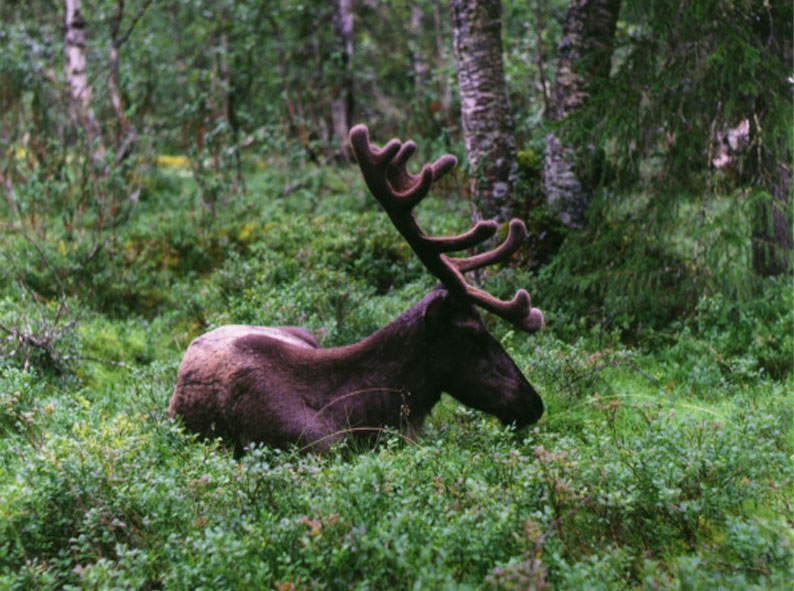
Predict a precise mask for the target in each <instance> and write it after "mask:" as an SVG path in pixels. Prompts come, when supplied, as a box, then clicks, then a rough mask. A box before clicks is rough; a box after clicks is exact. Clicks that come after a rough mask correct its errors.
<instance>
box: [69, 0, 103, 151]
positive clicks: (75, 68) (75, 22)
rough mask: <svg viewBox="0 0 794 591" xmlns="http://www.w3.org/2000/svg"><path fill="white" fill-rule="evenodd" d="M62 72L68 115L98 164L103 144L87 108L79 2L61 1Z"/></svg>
mask: <svg viewBox="0 0 794 591" xmlns="http://www.w3.org/2000/svg"><path fill="white" fill-rule="evenodd" d="M64 5H65V9H66V16H65V35H64V73H65V75H66V82H67V85H68V92H69V116H70V117H71V119H72V121H73V122H74V123H75V124H76V125H77V126H79V127H80V128H81V129H82V130H83V133H84V134H85V139H86V143H87V144H88V146H89V148H90V149H91V151H92V152H91V157H92V159H93V160H94V162H96V163H100V162H101V161H102V159H103V157H104V152H105V149H104V145H103V144H102V137H101V135H100V129H99V123H98V122H97V119H96V116H95V115H94V111H93V109H92V108H91V94H92V89H91V86H90V85H89V84H88V74H87V72H86V57H85V48H86V34H85V28H86V21H85V18H84V16H83V10H82V6H81V0H65V2H64Z"/></svg>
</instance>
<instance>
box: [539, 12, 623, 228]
mask: <svg viewBox="0 0 794 591" xmlns="http://www.w3.org/2000/svg"><path fill="white" fill-rule="evenodd" d="M619 13H620V0H571V2H570V4H569V5H568V12H567V13H566V15H565V24H564V26H563V36H562V40H561V41H560V44H559V46H558V47H557V77H556V79H555V82H554V89H553V91H552V97H551V104H550V109H549V112H547V113H546V117H547V118H548V119H549V120H551V121H555V122H558V121H562V120H563V119H564V118H565V117H566V116H567V115H569V114H570V113H572V112H573V111H575V110H576V109H578V108H580V107H581V106H582V105H583V104H584V103H585V101H586V100H587V98H588V96H589V94H590V87H591V85H592V83H593V81H594V80H598V79H604V78H607V77H608V76H609V70H610V66H611V60H612V40H613V39H614V36H615V27H616V25H617V20H618V14H619ZM576 164H577V158H576V154H575V152H574V151H573V149H571V148H570V147H568V146H564V145H563V144H562V143H561V142H560V140H559V139H558V138H557V136H556V135H555V134H554V133H549V134H548V135H547V136H546V155H545V162H544V170H543V180H544V185H545V192H546V204H547V205H548V206H549V207H550V208H551V209H553V210H554V211H556V212H557V213H558V215H559V217H560V220H561V221H562V222H563V223H564V224H565V225H567V226H569V227H572V228H581V227H584V226H585V224H586V223H587V209H588V207H589V206H590V198H591V195H590V190H589V188H588V187H586V186H584V185H583V183H582V181H581V179H580V178H579V175H578V174H577V171H576V168H577V167H576Z"/></svg>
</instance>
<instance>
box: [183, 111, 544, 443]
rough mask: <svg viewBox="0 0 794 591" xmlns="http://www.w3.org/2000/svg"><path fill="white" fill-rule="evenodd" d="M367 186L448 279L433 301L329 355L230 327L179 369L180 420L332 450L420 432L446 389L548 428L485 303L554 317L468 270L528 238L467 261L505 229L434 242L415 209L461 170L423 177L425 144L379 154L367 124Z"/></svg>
mask: <svg viewBox="0 0 794 591" xmlns="http://www.w3.org/2000/svg"><path fill="white" fill-rule="evenodd" d="M350 140H351V144H352V147H353V150H354V152H355V154H356V158H357V160H358V162H359V166H360V167H361V171H362V174H363V175H364V180H365V181H366V183H367V186H368V187H369V189H370V191H371V192H372V194H373V196H375V198H376V199H377V200H378V201H379V202H380V203H381V204H382V205H383V207H384V209H385V210H386V213H387V214H388V215H389V218H390V219H391V220H392V222H393V223H394V226H395V228H396V229H397V230H398V231H399V232H400V233H401V234H402V235H403V237H404V238H405V239H406V241H407V242H408V244H409V245H410V246H411V248H412V249H413V250H414V252H415V253H416V254H417V256H418V257H419V259H420V260H421V261H422V263H423V264H424V265H425V267H426V268H427V269H428V270H429V271H430V272H431V273H432V274H433V275H435V276H436V277H437V278H438V279H439V281H441V284H442V287H438V288H436V289H434V290H433V291H432V292H431V293H430V294H428V295H427V296H426V297H425V298H424V299H423V300H422V301H421V302H419V303H418V304H416V305H415V306H413V307H412V308H410V309H409V310H407V311H406V312H405V313H403V314H402V315H401V316H400V317H399V318H397V319H396V320H394V321H393V322H391V323H389V324H388V325H387V326H385V327H384V328H382V329H381V330H379V331H377V332H376V333H375V334H373V335H372V336H370V337H368V338H366V339H364V340H363V341H361V342H359V343H356V344H354V345H349V346H346V347H339V348H333V349H322V348H320V346H319V343H318V342H317V340H316V339H315V338H314V336H313V335H312V334H311V333H310V332H309V331H307V330H305V329H302V328H297V327H279V328H267V327H257V326H241V325H231V326H222V327H220V328H218V329H216V330H214V331H211V332H209V333H207V334H205V335H203V336H201V337H199V338H197V339H196V340H194V341H193V342H192V343H191V344H190V346H189V347H188V350H187V351H186V353H185V357H184V359H183V360H182V365H181V366H180V368H179V374H178V376H177V383H176V388H175V389H174V393H173V396H172V397H171V403H170V405H169V409H168V414H169V416H171V417H175V416H180V417H181V418H182V420H183V422H184V424H185V426H186V427H187V428H188V429H190V430H191V431H194V432H196V433H198V434H199V435H201V436H203V437H217V436H224V437H228V438H230V439H232V440H233V441H234V443H235V451H236V452H237V453H238V454H239V453H242V451H243V450H244V449H245V446H246V445H248V444H250V443H253V442H258V443H265V444H268V445H273V446H283V445H286V444H290V443H296V444H299V445H301V444H302V445H309V446H313V447H314V448H316V449H328V448H329V447H330V446H331V445H332V444H333V443H334V442H336V441H339V440H340V439H341V438H343V437H346V436H347V435H348V434H351V433H352V434H357V435H361V434H363V435H364V436H365V437H369V436H371V435H372V434H373V433H377V432H378V431H380V430H381V429H382V428H383V427H385V426H393V427H402V428H407V429H408V430H409V431H411V432H416V431H417V430H418V429H419V428H420V427H421V425H422V422H423V421H424V419H425V417H426V416H427V414H428V413H429V412H430V410H431V409H432V408H433V405H434V404H435V403H436V402H438V400H439V397H440V396H441V392H442V391H445V392H448V393H449V394H451V395H452V396H454V397H455V398H457V399H458V400H460V401H461V402H462V403H464V404H466V405H467V406H471V407H473V408H476V409H479V410H483V411H485V412H488V413H490V414H493V415H496V416H497V417H498V418H499V419H500V420H501V421H502V422H504V423H515V424H516V425H517V426H519V427H521V426H523V425H526V424H529V423H534V422H536V421H537V420H538V419H539V418H540V416H541V415H542V414H543V402H542V401H541V399H540V397H539V396H538V394H537V392H535V390H534V388H533V387H532V386H531V385H530V384H529V382H527V380H526V378H524V376H523V375H522V373H521V371H520V370H519V369H518V368H517V367H516V365H515V363H513V361H512V360H511V359H510V356H509V355H508V354H507V353H506V352H505V351H504V349H503V348H502V347H501V345H499V343H498V342H497V341H496V340H495V339H494V338H493V336H491V334H490V333H489V332H488V330H487V329H486V327H485V325H484V324H483V322H482V319H481V318H480V316H479V313H478V312H477V309H476V308H475V306H479V307H482V308H484V309H486V310H488V311H490V312H492V313H494V314H496V315H498V316H500V317H502V318H504V319H505V320H507V321H509V322H511V323H512V324H513V325H514V326H515V327H516V328H518V329H519V330H522V331H526V332H535V331H537V330H540V329H541V328H542V327H543V314H542V313H541V312H540V310H538V309H537V308H532V306H531V301H530V297H529V294H528V293H527V292H526V291H525V290H523V289H520V290H518V291H517V292H516V295H515V297H514V298H513V299H512V300H510V301H502V300H499V299H497V298H495V297H493V296H492V295H490V294H488V293H486V292H483V291H481V290H479V289H477V288H476V287H473V286H471V285H469V284H468V283H467V282H466V280H465V278H464V276H463V273H465V272H468V271H474V270H477V269H481V268H484V267H486V266H490V265H493V264H495V263H498V262H500V261H504V260H506V259H507V257H509V256H510V255H511V254H513V253H514V252H515V251H516V250H517V249H518V248H519V246H520V245H521V242H522V241H523V240H524V239H525V238H526V235H527V230H526V227H525V226H524V224H523V222H521V221H520V220H517V219H514V220H511V222H510V228H509V233H508V235H507V237H506V238H505V240H504V241H503V242H502V243H501V244H500V245H499V246H497V247H496V248H494V249H492V250H489V251H487V252H483V253H480V254H477V255H474V256H470V257H467V258H454V257H451V256H448V254H447V253H450V252H456V251H459V250H463V249H466V248H471V247H473V246H476V245H477V244H480V243H481V242H483V241H484V240H487V239H488V238H490V237H491V236H493V235H494V234H495V233H496V230H497V224H496V223H495V222H491V221H480V222H477V224H476V225H475V226H474V227H473V228H472V229H471V230H469V231H468V232H465V233H463V234H460V235H457V236H448V237H443V236H442V237H432V236H427V235H426V234H424V233H423V232H422V230H421V229H420V228H419V226H418V224H417V222H416V219H415V217H414V215H413V212H412V210H413V208H414V207H415V206H416V205H417V204H418V203H419V202H420V201H421V200H422V199H423V198H424V197H425V196H426V195H427V192H428V191H429V189H430V186H431V185H432V184H433V182H434V181H436V180H438V179H439V178H440V177H441V176H443V175H444V174H445V173H447V172H448V171H449V170H451V169H452V167H454V166H455V158H454V156H451V155H446V156H442V157H441V158H439V159H438V160H437V161H436V162H434V163H433V164H432V165H429V164H428V165H425V166H424V167H423V168H422V172H421V173H420V174H419V175H412V174H410V173H408V172H407V170H406V169H405V163H406V161H407V160H408V159H409V158H410V156H411V155H412V154H413V153H414V151H415V150H416V144H414V143H413V142H410V141H409V142H406V143H404V144H403V143H402V142H401V141H399V140H396V139H395V140H392V141H390V142H389V143H388V144H387V145H386V146H384V147H383V148H377V147H374V146H372V144H370V142H369V137H368V132H367V129H366V127H364V126H362V125H359V126H356V127H355V128H353V130H351V132H350Z"/></svg>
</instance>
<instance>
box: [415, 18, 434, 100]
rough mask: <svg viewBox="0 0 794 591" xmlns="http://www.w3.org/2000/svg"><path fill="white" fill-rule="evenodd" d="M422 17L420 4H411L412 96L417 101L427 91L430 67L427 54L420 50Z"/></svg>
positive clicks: (421, 98)
mask: <svg viewBox="0 0 794 591" xmlns="http://www.w3.org/2000/svg"><path fill="white" fill-rule="evenodd" d="M423 17H424V14H423V11H422V5H421V4H414V5H413V6H411V35H412V37H413V38H412V41H413V51H412V56H411V61H412V62H413V78H414V97H415V98H416V100H418V101H422V100H423V99H424V96H425V93H426V92H427V75H428V72H429V70H430V67H429V66H428V65H427V56H425V54H424V52H423V51H422V46H421V44H420V41H421V38H422V20H423Z"/></svg>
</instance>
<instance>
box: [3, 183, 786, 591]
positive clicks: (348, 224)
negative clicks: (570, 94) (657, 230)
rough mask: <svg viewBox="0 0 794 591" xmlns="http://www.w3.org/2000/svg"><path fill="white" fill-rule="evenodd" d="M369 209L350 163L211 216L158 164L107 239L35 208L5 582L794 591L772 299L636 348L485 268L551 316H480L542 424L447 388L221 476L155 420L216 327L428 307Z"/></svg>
mask: <svg viewBox="0 0 794 591" xmlns="http://www.w3.org/2000/svg"><path fill="white" fill-rule="evenodd" d="M376 205H377V204H376V203H375V202H374V200H372V199H371V197H368V196H367V194H366V193H365V192H364V190H363V186H362V183H361V182H360V181H359V180H358V178H357V175H356V173H355V172H354V171H352V170H343V171H337V170H332V169H321V168H317V169H306V170H304V171H303V172H302V173H301V174H300V175H299V176H297V177H296V178H290V177H289V176H288V172H287V171H281V172H280V171H279V170H276V169H265V170H260V171H258V172H256V173H253V174H252V178H251V180H249V183H248V194H247V196H244V197H235V198H228V199H226V200H225V201H224V200H223V199H221V200H219V201H218V202H215V203H209V204H207V203H206V202H205V203H204V204H202V203H200V200H199V198H198V196H197V191H196V189H195V187H194V186H193V185H192V183H190V182H189V179H187V180H186V179H184V178H182V177H180V176H179V175H174V174H170V173H166V172H163V173H160V174H158V175H156V176H155V177H153V178H152V179H151V180H150V182H149V184H148V185H147V186H146V188H145V191H144V192H143V193H142V194H141V200H140V203H139V204H138V206H137V207H136V208H135V210H134V211H133V212H132V213H131V215H129V217H128V218H125V219H124V220H123V222H120V223H119V224H118V225H117V226H115V228H114V229H112V230H109V229H107V228H104V229H103V230H101V231H99V230H97V231H95V232H93V233H92V231H90V230H86V231H85V232H83V233H79V232H74V231H71V232H67V231H64V230H63V229H61V230H57V231H56V230H53V229H52V228H54V227H58V228H60V227H61V226H59V225H58V224H59V223H60V222H59V220H60V218H59V217H58V216H57V215H55V213H53V212H51V217H50V222H49V223H51V224H53V226H52V227H50V228H49V229H48V231H41V226H37V227H36V228H33V227H32V226H29V227H30V228H31V229H30V230H26V231H20V232H15V233H14V232H12V233H8V234H7V235H6V236H4V237H3V239H2V243H1V244H0V249H1V250H2V253H3V255H4V256H5V260H6V262H7V265H6V270H5V271H3V272H2V273H3V275H2V277H0V278H2V280H3V281H2V282H0V325H2V326H4V327H7V328H9V327H16V328H17V329H18V332H17V333H16V335H17V336H13V335H12V336H13V338H11V337H9V338H8V339H7V340H6V341H5V342H6V343H10V345H9V347H10V348H7V349H6V350H5V351H6V353H9V352H11V353H14V354H13V355H12V356H10V357H8V358H7V359H5V360H3V361H0V442H1V444H0V589H78V588H79V589H169V590H170V589H185V590H197V589H213V590H216V589H237V588H253V589H278V590H281V591H286V590H290V591H297V590H303V589H306V590H310V589H311V590H316V589H361V590H364V589H372V590H386V589H421V590H429V589H495V590H519V589H520V590H542V589H554V590H560V591H561V590H566V589H570V590H572V591H580V590H582V589H589V590H598V589H616V590H617V589H647V590H652V589H653V590H656V589H670V590H672V589H682V590H683V589H687V590H703V591H711V590H713V589H731V590H756V589H757V590H759V591H760V590H768V589H780V590H783V589H790V588H791V587H790V586H791V580H792V578H791V577H792V551H793V550H794V535H793V533H792V531H793V530H792V525H793V524H794V509H792V502H791V499H792V498H794V494H793V493H794V466H793V465H792V463H793V461H794V446H793V445H792V443H793V441H792V411H793V408H792V394H791V392H792V391H794V377H793V376H792V370H791V366H790V364H788V365H787V363H788V362H787V361H786V359H787V358H788V357H790V347H791V339H792V335H791V334H790V332H791V331H790V328H791V326H792V315H794V306H792V299H794V296H792V294H791V291H792V290H791V286H790V284H789V283H780V282H775V281H772V280H769V281H768V282H766V283H764V284H763V290H762V291H758V292H757V293H756V295H751V296H750V298H749V299H748V300H747V301H746V302H743V303H742V310H743V311H742V313H741V315H737V314H735V310H736V308H735V307H732V306H733V304H732V303H731V302H730V301H728V300H727V299H726V298H724V297H721V296H720V295H719V294H715V295H711V296H709V297H705V296H704V297H703V298H702V300H701V301H700V302H699V303H698V305H697V308H696V310H695V311H694V312H693V313H692V314H690V316H689V317H688V318H687V320H686V321H682V322H679V323H677V324H673V325H670V326H669V327H667V328H654V329H647V330H645V331H632V330H628V329H627V328H626V326H619V327H615V326H614V325H610V324H608V323H593V322H592V321H591V320H590V319H588V318H585V317H584V316H582V317H581V318H576V317H572V316H571V314H570V313H569V312H567V311H568V310H569V309H570V306H568V307H562V306H561V305H558V304H555V303H554V302H551V301H544V294H548V293H550V288H545V287H544V283H543V281H544V279H543V276H542V274H541V275H537V274H536V273H534V272H529V271H526V270H522V269H520V268H515V267H510V268H508V267H505V268H504V269H501V270H500V271H499V272H498V273H494V274H493V275H492V276H490V277H486V278H485V282H486V284H487V286H488V288H489V289H490V290H491V291H493V292H494V293H495V294H496V295H499V296H502V297H504V296H505V295H508V294H510V293H512V292H513V291H514V290H515V288H516V287H525V288H527V289H528V290H529V292H530V293H531V295H532V297H533V305H536V306H538V307H540V308H541V309H542V310H544V312H545V313H546V315H547V318H548V319H549V325H548V328H547V329H546V330H545V331H543V332H542V333H540V334H538V335H535V336H527V335H523V334H516V333H514V332H513V331H511V330H509V327H508V326H506V325H505V323H503V322H501V321H500V320H498V319H496V318H493V317H489V316H487V315H484V316H485V320H486V323H487V324H488V326H489V328H490V329H491V330H492V332H493V334H494V335H495V336H496V337H497V339H499V340H500V341H501V342H502V344H503V346H504V347H505V348H506V349H507V350H508V351H509V353H510V354H511V356H512V357H513V359H514V360H515V362H516V363H517V365H518V366H519V367H520V368H521V369H522V370H523V371H524V373H525V375H526V376H527V378H528V379H529V380H530V382H532V384H533V385H534V386H535V388H536V389H537V390H538V392H539V393H540V394H541V396H542V397H543V400H544V403H545V406H546V412H545V414H544V415H543V418H542V419H541V420H540V422H539V423H537V424H536V425H533V426H532V427H530V428H527V429H525V430H523V431H519V432H516V431H515V430H514V429H510V428H505V427H503V426H501V425H500V424H499V422H498V421H497V420H496V419H495V418H493V417H491V416H488V415H485V414H483V413H480V412H478V411H473V410H470V409H468V408H466V407H463V406H461V405H460V404H459V403H458V402H457V401H455V400H454V399H452V398H448V397H446V396H445V397H444V398H443V399H442V402H441V403H440V404H439V405H438V406H437V407H436V408H435V409H434V411H433V413H432V415H431V416H430V418H429V420H428V421H427V423H426V426H425V429H424V432H423V433H422V434H421V436H419V437H418V438H416V439H408V438H407V437H404V436H401V435H399V434H397V433H393V432H385V433H384V435H383V437H382V440H381V441H380V443H379V445H377V446H376V447H374V448H372V449H340V450H338V451H337V452H334V453H329V454H326V455H323V456H318V455H314V454H311V453H299V452H297V451H278V450H272V449H267V448H260V447H258V448H255V449H253V450H251V451H250V452H249V453H248V454H247V455H245V456H244V457H243V458H242V459H241V460H239V461H238V460H235V459H234V458H233V455H232V450H231V449H230V448H229V447H228V446H227V445H226V444H225V443H224V442H222V441H215V442H210V443H206V442H198V441H196V439H195V438H194V437H193V436H191V435H189V434H188V433H186V432H185V431H183V429H182V428H181V427H180V425H179V424H178V422H174V421H172V420H170V419H168V418H167V417H166V414H165V411H166V409H167V406H168V400H169V398H170V395H171V392H172V391H173V387H174V382H175V377H176V370H177V367H178V365H179V362H180V360H181V355H182V353H183V352H184V350H185V348H186V347H187V345H188V343H189V342H190V341H191V339H192V338H195V337H196V336H198V335H199V334H201V333H202V332H205V331H207V330H209V329H210V328H212V327H214V326H218V325H221V324H230V323H237V324H247V323H248V324H260V325H282V324H300V325H303V326H306V327H307V328H309V329H311V330H312V331H314V332H315V334H317V335H318V337H319V339H320V340H321V342H322V344H323V345H324V346H336V345H341V344H346V343H351V342H354V341H356V340H359V339H361V338H363V337H365V336H367V335H368V334H370V333H372V332H374V330H376V329H377V328H379V327H381V326H383V325H384V324H385V323H386V322H388V321H389V320H391V319H393V318H394V317H396V316H397V315H398V314H399V313H401V312H402V311H403V310H405V309H407V308H408V307H410V306H411V305H413V304H414V303H415V302H417V301H418V300H419V299H420V298H421V297H422V296H423V295H424V294H425V293H426V292H427V291H428V290H429V289H431V288H432V286H433V283H434V282H433V280H432V279H431V278H430V277H428V276H427V274H426V272H425V271H424V270H423V269H422V268H421V266H420V265H419V264H418V263H417V262H415V261H414V260H413V258H412V255H411V252H410V250H409V249H408V247H407V246H405V245H404V244H403V243H402V242H401V239H400V238H399V236H398V235H397V233H396V232H395V231H394V230H393V228H392V227H391V226H390V224H389V222H388V220H387V219H385V216H384V215H383V214H381V213H379V212H378V210H377V209H376ZM421 210H422V213H421V215H422V216H423V217H422V220H423V223H424V224H425V225H426V226H427V227H428V228H429V231H430V232H431V233H434V234H441V233H448V232H451V231H459V230H462V229H465V228H466V227H467V225H468V220H469V208H468V205H467V204H466V203H461V202H459V201H455V200H453V199H449V198H447V199H443V198H432V197H431V198H428V200H427V203H426V204H424V203H423V205H422V207H421ZM39 223H40V224H43V223H44V222H39ZM94 227H95V226H94ZM34 237H36V238H35V240H33V238H34ZM674 239H675V237H671V241H673V240H674ZM97 244H101V248H100V249H96V245H97ZM89 255H90V256H89ZM545 281H548V278H547V279H545ZM572 293H573V291H572ZM572 297H573V296H572ZM576 297H581V296H576ZM786 331H788V332H786ZM8 334H11V333H8ZM25 335H27V336H33V337H36V338H39V340H41V338H43V337H44V336H47V337H48V338H49V341H47V342H46V343H45V344H44V345H41V346H37V345H36V343H35V342H34V340H33V339H30V338H26V336H25ZM6 336H7V335H6ZM743 339H745V340H746V343H747V344H746V345H744V344H742V343H745V340H743ZM737 343H738V344H739V345H740V346H737ZM781 359H782V361H781ZM781 368H782V369H781ZM353 447H355V446H353Z"/></svg>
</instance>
